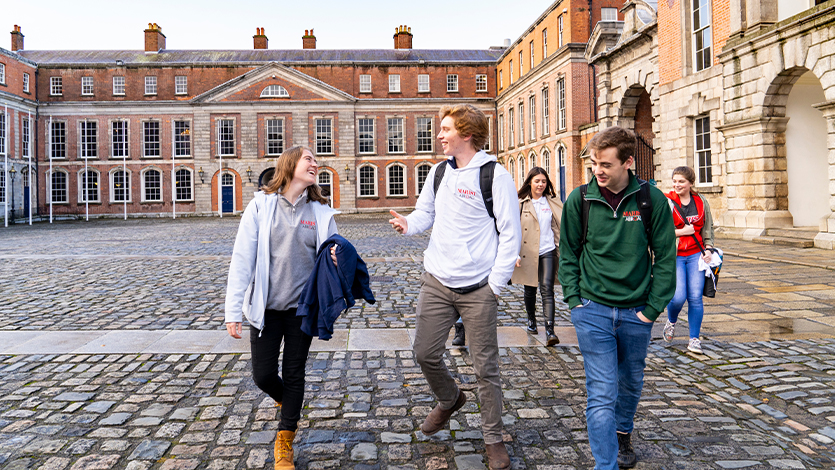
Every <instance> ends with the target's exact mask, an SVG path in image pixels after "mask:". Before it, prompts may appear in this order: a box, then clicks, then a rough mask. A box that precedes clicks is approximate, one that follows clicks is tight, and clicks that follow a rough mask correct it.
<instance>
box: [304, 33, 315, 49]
mask: <svg viewBox="0 0 835 470" xmlns="http://www.w3.org/2000/svg"><path fill="white" fill-rule="evenodd" d="M302 49H316V36H314V35H313V29H311V30H310V31H308V30H306V29H305V30H304V36H302Z"/></svg>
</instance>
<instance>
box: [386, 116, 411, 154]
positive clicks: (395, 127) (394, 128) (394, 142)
mask: <svg viewBox="0 0 835 470" xmlns="http://www.w3.org/2000/svg"><path fill="white" fill-rule="evenodd" d="M387 121H388V125H387V126H386V140H387V141H388V153H403V152H405V151H406V148H405V146H404V145H403V118H389V119H387Z"/></svg>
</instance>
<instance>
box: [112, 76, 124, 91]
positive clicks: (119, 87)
mask: <svg viewBox="0 0 835 470" xmlns="http://www.w3.org/2000/svg"><path fill="white" fill-rule="evenodd" d="M113 94H114V95H124V94H125V77H123V76H121V75H116V76H115V77H113Z"/></svg>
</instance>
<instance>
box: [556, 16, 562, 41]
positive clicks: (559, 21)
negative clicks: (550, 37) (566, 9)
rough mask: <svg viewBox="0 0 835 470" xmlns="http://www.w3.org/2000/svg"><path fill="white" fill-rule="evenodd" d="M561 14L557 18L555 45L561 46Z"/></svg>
mask: <svg viewBox="0 0 835 470" xmlns="http://www.w3.org/2000/svg"><path fill="white" fill-rule="evenodd" d="M562 31H563V29H562V15H560V16H559V18H557V33H558V34H557V47H562Z"/></svg>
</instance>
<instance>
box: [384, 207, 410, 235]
mask: <svg viewBox="0 0 835 470" xmlns="http://www.w3.org/2000/svg"><path fill="white" fill-rule="evenodd" d="M389 212H390V213H391V215H392V217H394V218H393V219H389V223H390V224H391V226H392V227H394V229H395V230H397V233H401V234H403V233H406V230H408V229H409V222H408V221H407V220H406V218H405V217H403V216H402V215H400V214H398V213H397V212H395V211H394V210H390V211H389Z"/></svg>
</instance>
